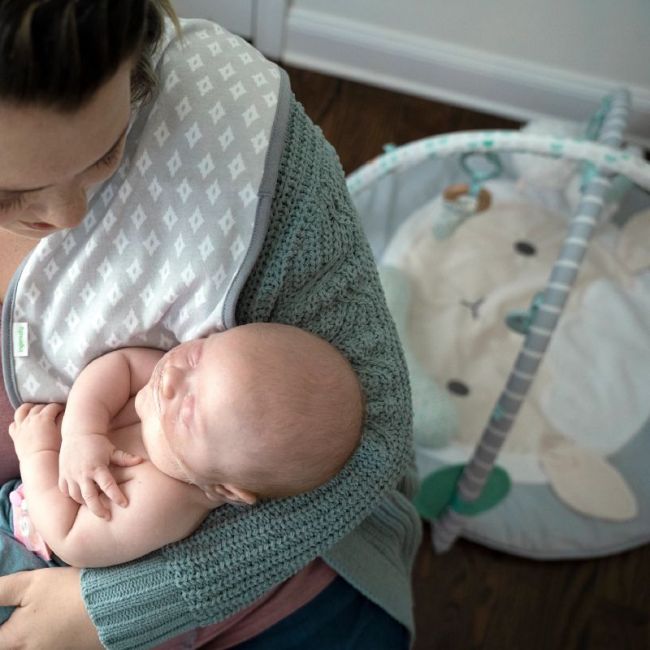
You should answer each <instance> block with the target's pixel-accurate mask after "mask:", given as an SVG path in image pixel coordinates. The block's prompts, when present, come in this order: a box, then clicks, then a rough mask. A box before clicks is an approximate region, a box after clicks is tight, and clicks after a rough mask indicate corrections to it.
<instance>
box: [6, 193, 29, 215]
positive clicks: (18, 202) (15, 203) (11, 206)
mask: <svg viewBox="0 0 650 650" xmlns="http://www.w3.org/2000/svg"><path fill="white" fill-rule="evenodd" d="M24 202H25V199H24V198H23V197H22V196H16V197H15V198H13V199H6V200H4V201H0V212H9V211H10V210H17V209H18V208H21V207H22V205H23V203H24Z"/></svg>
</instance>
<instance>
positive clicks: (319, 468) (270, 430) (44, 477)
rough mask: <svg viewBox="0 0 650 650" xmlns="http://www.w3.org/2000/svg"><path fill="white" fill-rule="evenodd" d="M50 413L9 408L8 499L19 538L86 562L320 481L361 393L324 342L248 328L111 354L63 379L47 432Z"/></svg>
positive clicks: (339, 452)
mask: <svg viewBox="0 0 650 650" xmlns="http://www.w3.org/2000/svg"><path fill="white" fill-rule="evenodd" d="M62 411H63V407H62V406H61V405H58V404H48V405H32V404H23V405H22V406H21V407H20V408H19V409H17V411H16V414H15V420H14V423H13V424H12V425H11V428H10V433H11V436H12V438H13V440H14V444H15V447H16V453H17V455H18V458H19V460H20V472H21V477H22V481H23V484H22V486H21V491H20V497H19V498H18V499H17V498H16V496H15V495H14V497H13V498H12V503H14V508H15V509H16V507H18V509H19V510H20V511H21V512H22V514H23V516H25V517H26V516H27V509H26V508H25V507H21V506H20V503H19V502H20V499H21V498H24V499H25V500H26V501H28V503H29V511H28V516H29V521H27V522H26V523H23V524H20V525H19V529H20V530H22V532H23V534H22V537H23V538H24V539H21V541H24V542H25V543H26V544H27V545H28V546H30V547H31V548H33V550H35V551H40V552H41V553H47V552H48V550H49V549H51V550H52V551H53V552H54V553H55V554H56V555H57V556H58V557H59V558H60V559H61V560H63V561H64V562H66V563H67V564H71V565H74V566H84V567H91V566H94V567H97V566H108V565H111V564H118V563H122V562H127V561H129V560H132V559H134V558H137V557H140V556H142V555H144V554H146V553H148V552H150V551H152V550H154V549H157V548H159V547H161V546H163V545H164V544H168V543H171V542H174V541H177V540H179V539H182V538H183V537H186V536H187V535H189V534H190V533H191V532H192V531H194V530H195V529H196V528H197V527H198V526H199V525H200V524H201V522H202V521H203V519H204V518H205V517H206V516H207V514H208V513H209V512H210V511H211V510H212V509H213V508H216V507H219V506H221V505H223V504H225V503H233V504H254V503H255V502H257V501H259V500H261V499H275V498H282V497H288V496H291V495H296V494H299V493H301V492H305V491H308V490H311V489H313V488H315V487H317V486H319V485H321V484H323V483H325V482H326V481H327V480H328V479H329V478H331V477H332V476H333V475H334V474H336V472H338V471H339V470H340V469H341V467H342V466H343V465H344V464H345V462H346V461H347V459H348V458H349V457H350V456H351V454H352V453H353V451H354V450H355V448H356V446H357V444H358V442H359V438H360V435H361V428H362V421H363V397H362V393H361V388H360V384H359V381H358V379H357V377H356V375H355V373H354V371H353V370H352V367H351V366H350V364H349V362H348V361H347V360H346V359H345V358H344V357H343V355H341V354H340V353H339V352H338V351H337V350H336V349H335V348H334V347H332V346H331V345H330V344H329V343H327V342H325V341H324V340H322V339H320V338H318V337H317V336H315V335H313V334H310V333H308V332H305V331H303V330H299V329H297V328H295V327H290V326H287V325H280V324H270V323H257V324H251V325H243V326H240V327H235V328H233V329H230V330H227V331H225V332H223V333H218V334H213V335H212V336H209V337H208V338H204V339H197V340H194V341H190V342H187V343H183V344H181V345H179V346H177V347H175V348H173V349H172V350H170V351H169V352H167V353H166V354H163V353H162V352H160V351H157V350H153V349H149V348H124V349H121V350H116V351H114V352H109V353H107V354H105V355H104V356H102V357H99V358H97V359H96V360H94V361H93V362H92V363H90V364H89V365H88V366H87V367H86V368H85V369H84V370H83V371H82V372H81V373H80V375H79V377H78V378H77V380H76V381H75V383H74V385H73V387H72V390H71V391H70V395H69V399H68V403H67V406H66V409H65V413H64V414H63V417H62V423H61V433H60V434H59V426H58V421H59V416H60V414H61V413H62ZM59 461H61V473H60V472H59ZM109 463H112V465H113V466H112V467H111V468H110V470H109V468H108V465H109ZM60 477H61V478H60ZM59 485H60V486H61V488H62V489H59ZM98 488H99V490H98ZM64 492H66V493H67V494H69V495H70V497H72V498H70V497H68V496H66V494H64ZM127 501H128V505H127ZM80 503H85V505H80ZM116 503H119V505H121V506H123V507H117V506H116ZM97 515H99V516H97ZM30 524H31V528H30ZM36 531H38V532H36ZM14 534H15V535H16V536H17V537H19V538H20V535H19V533H18V531H15V532H14ZM48 547H49V549H48Z"/></svg>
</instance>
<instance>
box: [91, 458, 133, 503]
mask: <svg viewBox="0 0 650 650" xmlns="http://www.w3.org/2000/svg"><path fill="white" fill-rule="evenodd" d="M95 482H96V483H97V485H98V486H99V489H100V490H101V491H102V492H103V493H104V494H105V495H106V496H107V497H108V498H109V499H110V500H111V501H112V502H113V503H116V504H117V505H118V506H122V508H126V506H128V505H129V502H128V500H127V498H126V497H125V496H124V494H123V493H122V490H120V488H119V486H118V485H117V483H116V482H115V479H114V478H113V475H112V474H111V473H110V471H109V470H108V469H107V468H105V467H104V468H102V469H99V470H97V472H96V473H95Z"/></svg>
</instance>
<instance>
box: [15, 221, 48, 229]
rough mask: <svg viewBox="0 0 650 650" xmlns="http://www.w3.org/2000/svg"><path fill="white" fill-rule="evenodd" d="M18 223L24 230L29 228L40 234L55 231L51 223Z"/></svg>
mask: <svg viewBox="0 0 650 650" xmlns="http://www.w3.org/2000/svg"><path fill="white" fill-rule="evenodd" d="M20 223H22V224H23V226H25V227H26V228H30V229H31V230H38V231H40V232H43V231H46V230H54V229H55V227H54V226H53V225H52V224H51V223H44V222H43V221H29V222H28V221H21V222H20Z"/></svg>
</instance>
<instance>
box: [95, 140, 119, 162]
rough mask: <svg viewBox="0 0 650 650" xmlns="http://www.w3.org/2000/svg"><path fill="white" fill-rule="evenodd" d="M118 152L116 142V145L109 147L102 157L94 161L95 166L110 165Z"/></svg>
mask: <svg viewBox="0 0 650 650" xmlns="http://www.w3.org/2000/svg"><path fill="white" fill-rule="evenodd" d="M119 153H120V147H119V144H118V146H116V147H114V148H113V149H111V150H110V151H109V152H108V153H107V154H106V155H105V156H104V157H103V158H101V159H100V160H98V161H97V162H96V163H95V167H110V166H111V165H113V163H115V161H116V160H117V158H118V155H119Z"/></svg>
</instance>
